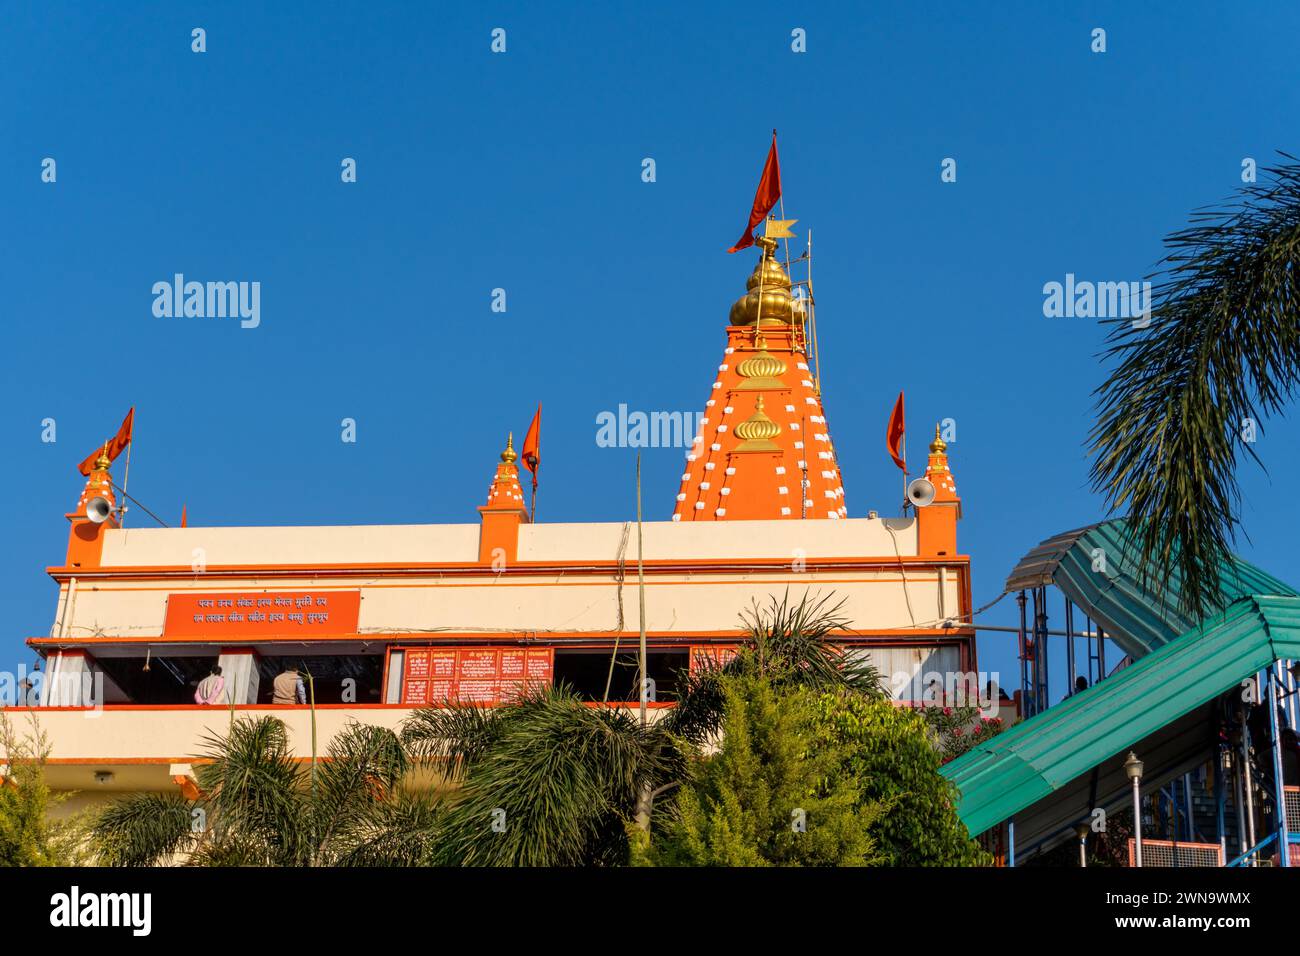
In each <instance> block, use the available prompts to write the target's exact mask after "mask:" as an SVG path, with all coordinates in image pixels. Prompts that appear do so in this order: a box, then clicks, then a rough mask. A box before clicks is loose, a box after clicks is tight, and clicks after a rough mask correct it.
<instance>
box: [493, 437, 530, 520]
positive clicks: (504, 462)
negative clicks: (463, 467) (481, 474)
mask: <svg viewBox="0 0 1300 956" xmlns="http://www.w3.org/2000/svg"><path fill="white" fill-rule="evenodd" d="M518 459H519V455H518V454H517V453H516V452H515V436H514V432H511V433H510V434H509V436H508V437H507V438H506V447H505V450H504V451H502V452H501V464H499V465H497V472H496V474H495V475H493V476H492V484H491V485H490V486H488V498H487V505H486V506H485V507H488V508H500V507H510V506H517V507H519V508H524V489H523V488H522V487H521V486H520V484H519V469H518V468H517V467H516V466H515V462H516V461H517V460H518Z"/></svg>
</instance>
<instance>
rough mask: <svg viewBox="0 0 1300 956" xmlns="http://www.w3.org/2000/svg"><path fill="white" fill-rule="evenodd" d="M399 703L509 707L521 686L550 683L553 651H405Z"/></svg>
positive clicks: (446, 649) (440, 648)
mask: <svg viewBox="0 0 1300 956" xmlns="http://www.w3.org/2000/svg"><path fill="white" fill-rule="evenodd" d="M404 652H405V655H406V661H405V666H404V668H403V673H402V703H403V704H411V705H414V706H417V707H418V706H422V705H426V704H427V705H432V706H437V705H439V704H444V703H447V702H459V703H465V704H503V703H509V702H510V701H511V700H513V699H514V698H516V697H518V696H519V694H520V693H522V692H523V690H524V688H525V686H528V687H537V686H541V685H546V684H549V683H551V681H552V679H553V678H554V675H555V648H553V647H528V648H524V647H502V648H498V647H436V648H413V647H408V648H405V649H404Z"/></svg>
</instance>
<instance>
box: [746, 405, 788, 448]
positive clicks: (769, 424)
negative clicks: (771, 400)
mask: <svg viewBox="0 0 1300 956" xmlns="http://www.w3.org/2000/svg"><path fill="white" fill-rule="evenodd" d="M763 404H764V402H763V396H762V394H760V395H759V396H758V401H757V402H756V403H755V407H754V414H753V415H751V416H749V418H747V419H745V420H744V421H743V422H741V423H740V424H739V425H737V426H736V437H738V438H740V439H741V442H740V444H739V445H737V446H736V451H738V452H748V451H780V450H781V448H780V446H779V445H777V444H776V443H775V442H773V441H772V439H773V438H775V437H776V436H777V435H779V434H781V426H780V425H778V424H777V423H776V422H774V421H772V419H770V418H768V417H767V414H766V413H765V412H764V411H763Z"/></svg>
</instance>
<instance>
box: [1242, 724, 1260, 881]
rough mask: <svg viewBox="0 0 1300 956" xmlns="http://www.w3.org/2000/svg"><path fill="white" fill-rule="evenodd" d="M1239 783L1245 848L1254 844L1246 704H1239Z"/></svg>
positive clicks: (1252, 781) (1253, 857) (1252, 863)
mask: <svg viewBox="0 0 1300 956" xmlns="http://www.w3.org/2000/svg"><path fill="white" fill-rule="evenodd" d="M1241 773H1242V779H1241V785H1242V788H1243V789H1244V790H1245V791H1246V837H1247V839H1248V840H1249V842H1248V843H1247V846H1246V848H1247V849H1250V848H1251V847H1253V846H1254V845H1255V781H1254V779H1253V776H1254V775H1253V774H1252V773H1251V772H1250V728H1249V727H1247V726H1246V705H1245V703H1244V702H1243V703H1242V704H1241ZM1257 860H1258V858H1257V857H1255V856H1252V857H1251V858H1250V865H1251V866H1258V865H1259V863H1258V861H1257Z"/></svg>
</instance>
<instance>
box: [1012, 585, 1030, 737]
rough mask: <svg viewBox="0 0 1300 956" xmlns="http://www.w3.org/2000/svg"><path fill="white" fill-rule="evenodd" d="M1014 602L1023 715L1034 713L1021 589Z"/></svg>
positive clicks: (1023, 593)
mask: <svg viewBox="0 0 1300 956" xmlns="http://www.w3.org/2000/svg"><path fill="white" fill-rule="evenodd" d="M1016 603H1017V604H1019V605H1020V702H1021V704H1022V705H1024V708H1025V713H1024V714H1023V715H1022V716H1024V717H1032V716H1033V715H1034V705H1033V701H1032V700H1031V699H1030V694H1029V660H1028V658H1027V657H1026V652H1027V649H1028V648H1027V645H1026V636H1025V592H1024V591H1021V592H1020V593H1019V594H1018V595H1016Z"/></svg>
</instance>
